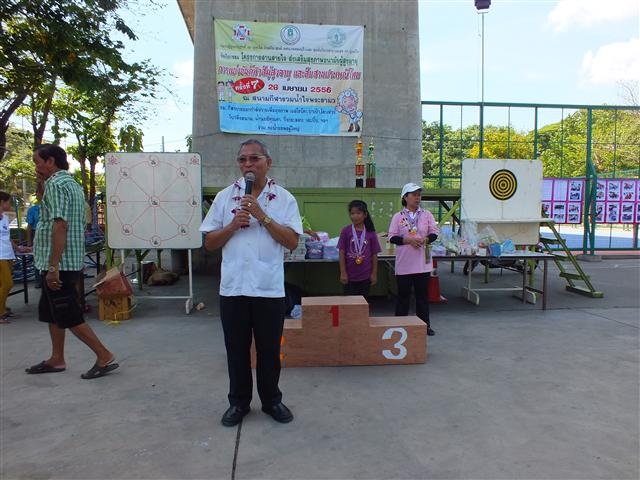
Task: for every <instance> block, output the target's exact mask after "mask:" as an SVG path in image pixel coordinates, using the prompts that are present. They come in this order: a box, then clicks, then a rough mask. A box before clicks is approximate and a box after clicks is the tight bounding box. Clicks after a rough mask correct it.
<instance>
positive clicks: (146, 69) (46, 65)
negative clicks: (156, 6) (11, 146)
mask: <svg viewBox="0 0 640 480" xmlns="http://www.w3.org/2000/svg"><path fill="white" fill-rule="evenodd" d="M4 3H6V8H5V7H4V5H3V8H2V10H0V148H2V147H4V145H5V143H6V137H5V132H6V131H7V129H8V126H9V119H10V117H11V116H12V115H13V114H14V113H18V114H20V115H21V116H23V118H26V119H27V120H28V121H29V123H30V125H31V129H32V131H33V146H37V145H39V144H40V143H42V142H43V137H44V132H45V129H46V127H47V125H48V123H49V122H50V120H53V125H52V128H51V131H52V133H53V135H54V139H53V140H52V141H53V142H54V143H59V142H60V140H61V139H62V138H65V137H69V138H71V139H72V140H74V141H75V145H74V146H73V147H70V148H68V150H69V153H71V154H72V155H73V157H74V158H75V159H76V160H78V161H79V163H80V174H79V175H80V178H81V180H82V185H83V188H84V190H85V196H86V199H87V201H88V202H89V203H90V204H93V201H94V197H95V191H96V165H97V164H98V162H99V159H100V158H101V157H102V155H104V153H105V152H108V151H113V150H116V149H117V148H118V144H117V143H116V136H115V130H116V128H117V126H118V124H123V123H124V124H127V125H128V126H125V127H123V130H122V131H121V138H120V140H121V146H122V147H123V149H125V150H128V149H134V150H137V151H140V150H142V133H141V132H140V131H139V129H137V127H136V124H139V123H140V122H142V121H143V120H144V119H146V116H147V106H148V102H149V100H150V99H152V98H155V96H156V92H157V90H158V86H159V80H158V79H159V78H160V76H161V74H162V72H161V71H160V70H159V69H157V68H155V67H153V66H151V65H150V63H149V62H148V61H143V62H133V63H128V62H127V61H125V59H124V57H123V53H124V50H125V45H124V43H123V42H122V39H124V38H129V39H131V40H135V39H136V35H135V34H134V32H133V31H132V30H131V29H130V28H129V27H128V26H127V25H126V24H125V22H124V21H123V20H122V18H120V16H119V14H118V12H119V11H120V10H121V9H123V8H126V7H127V6H128V4H129V3H128V1H127V0H54V1H51V2H33V1H30V0H4ZM153 3H154V2H153V0H150V3H149V6H153ZM0 151H1V150H0Z"/></svg>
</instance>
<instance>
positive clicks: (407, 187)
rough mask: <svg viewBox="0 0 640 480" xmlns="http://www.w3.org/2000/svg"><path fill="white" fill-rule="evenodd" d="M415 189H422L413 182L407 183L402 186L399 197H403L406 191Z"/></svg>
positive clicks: (409, 191)
mask: <svg viewBox="0 0 640 480" xmlns="http://www.w3.org/2000/svg"><path fill="white" fill-rule="evenodd" d="M416 190H422V187H421V186H420V185H416V184H415V183H407V184H406V185H405V186H404V187H402V193H401V194H400V198H404V196H405V195H406V194H407V193H411V192H415V191H416Z"/></svg>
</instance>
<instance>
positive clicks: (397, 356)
mask: <svg viewBox="0 0 640 480" xmlns="http://www.w3.org/2000/svg"><path fill="white" fill-rule="evenodd" d="M394 333H399V334H400V340H398V341H397V342H396V343H394V344H393V347H394V348H395V349H397V351H398V353H394V352H392V351H391V350H388V349H385V350H382V356H383V357H384V358H386V359H389V360H402V359H403V358H404V357H406V356H407V349H406V347H405V346H404V345H403V344H404V342H405V341H406V340H407V331H406V330H405V329H404V328H399V327H398V328H387V329H386V330H385V331H384V333H383V334H382V340H389V339H390V338H391V337H392V336H393V334H394Z"/></svg>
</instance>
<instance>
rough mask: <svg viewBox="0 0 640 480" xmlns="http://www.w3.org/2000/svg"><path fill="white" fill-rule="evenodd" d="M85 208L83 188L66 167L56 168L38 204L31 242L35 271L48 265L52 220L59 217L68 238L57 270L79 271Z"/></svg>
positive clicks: (81, 258)
mask: <svg viewBox="0 0 640 480" xmlns="http://www.w3.org/2000/svg"><path fill="white" fill-rule="evenodd" d="M84 211H85V201H84V194H83V192H82V187H80V185H79V184H78V183H77V182H76V181H75V180H74V179H73V177H72V176H71V174H70V173H69V172H67V171H66V170H58V171H57V172H56V173H55V174H53V175H52V176H51V177H49V178H48V179H47V181H46V182H45V187H44V196H43V197H42V203H41V204H40V221H39V223H38V228H37V229H36V237H35V241H34V247H35V250H34V257H35V264H36V268H37V269H38V270H47V269H48V268H49V258H50V256H51V246H52V241H51V235H52V233H53V223H54V221H55V220H56V219H57V218H59V219H62V220H64V221H65V222H67V227H68V230H67V241H66V243H65V246H64V251H63V252H62V258H61V259H60V270H67V271H79V270H82V267H83V266H84V253H85V252H84V228H85V223H84Z"/></svg>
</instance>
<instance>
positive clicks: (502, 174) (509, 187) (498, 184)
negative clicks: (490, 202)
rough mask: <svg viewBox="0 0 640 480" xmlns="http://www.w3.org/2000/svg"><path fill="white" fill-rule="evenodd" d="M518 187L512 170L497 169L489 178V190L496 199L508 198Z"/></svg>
mask: <svg viewBox="0 0 640 480" xmlns="http://www.w3.org/2000/svg"><path fill="white" fill-rule="evenodd" d="M517 189H518V181H517V180H516V176H515V175H514V174H513V172H511V171H509V170H498V171H497V172H495V173H494V174H493V175H491V179H490V180H489V192H490V193H491V195H493V196H494V197H495V198H496V199H498V200H509V199H510V198H511V197H513V196H514V195H515V193H516V190H517Z"/></svg>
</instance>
